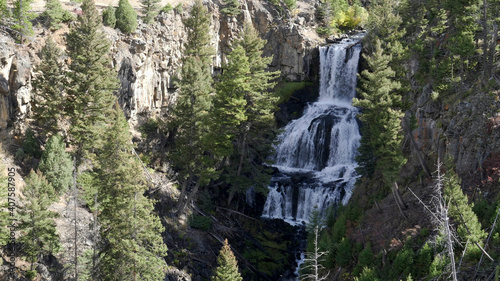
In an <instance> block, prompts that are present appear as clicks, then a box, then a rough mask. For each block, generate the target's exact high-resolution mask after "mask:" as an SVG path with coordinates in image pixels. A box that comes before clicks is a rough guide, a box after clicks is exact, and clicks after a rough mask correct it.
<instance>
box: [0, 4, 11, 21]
mask: <svg viewBox="0 0 500 281" xmlns="http://www.w3.org/2000/svg"><path fill="white" fill-rule="evenodd" d="M9 17H10V10H9V7H8V6H7V0H0V23H4V20H7V18H9Z"/></svg>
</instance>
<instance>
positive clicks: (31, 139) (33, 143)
mask: <svg viewBox="0 0 500 281" xmlns="http://www.w3.org/2000/svg"><path fill="white" fill-rule="evenodd" d="M23 151H24V153H26V154H28V155H31V156H33V157H34V158H37V159H39V158H40V156H42V149H41V148H40V143H39V142H38V139H37V138H36V136H35V132H33V130H31V128H28V129H26V132H25V134H24V141H23Z"/></svg>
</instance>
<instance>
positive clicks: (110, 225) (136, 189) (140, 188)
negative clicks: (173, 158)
mask: <svg viewBox="0 0 500 281" xmlns="http://www.w3.org/2000/svg"><path fill="white" fill-rule="evenodd" d="M108 132H109V133H108V134H107V136H106V141H105V146H104V149H103V152H102V153H101V154H100V155H99V159H98V165H97V167H98V169H97V175H98V177H99V189H98V191H97V201H98V202H99V206H98V209H99V215H98V219H99V222H100V223H101V226H100V234H101V238H102V240H103V247H102V249H101V251H100V261H99V264H98V267H99V272H100V273H101V274H102V280H124V281H125V280H148V281H155V280H162V279H163V278H164V275H165V270H166V264H165V261H164V260H163V257H164V256H165V255H166V251H167V248H166V246H165V245H164V244H163V239H162V237H161V232H163V231H164V228H163V226H162V224H161V222H160V220H159V218H158V217H157V216H156V215H154V214H153V213H154V207H153V203H152V202H151V200H149V199H148V198H146V197H145V196H144V195H143V194H144V192H145V191H146V188H145V184H144V176H143V174H142V169H141V168H140V166H139V164H138V163H137V161H136V159H135V158H134V156H133V154H132V141H131V137H130V133H129V130H128V123H127V122H126V121H125V118H124V116H123V112H121V109H118V108H117V109H116V110H115V112H114V116H113V119H112V126H111V127H110V128H109V130H108Z"/></svg>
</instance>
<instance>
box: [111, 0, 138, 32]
mask: <svg viewBox="0 0 500 281" xmlns="http://www.w3.org/2000/svg"><path fill="white" fill-rule="evenodd" d="M115 16H116V27H117V28H118V29H120V30H121V31H122V32H123V33H131V32H133V31H135V30H136V28H137V13H136V12H135V10H134V8H133V7H132V5H130V2H128V0H120V2H118V8H116V11H115Z"/></svg>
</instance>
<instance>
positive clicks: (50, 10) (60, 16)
mask: <svg viewBox="0 0 500 281" xmlns="http://www.w3.org/2000/svg"><path fill="white" fill-rule="evenodd" d="M42 15H43V16H44V17H45V18H46V19H47V24H48V26H49V27H50V28H51V29H54V30H57V29H59V28H61V22H68V21H71V20H74V18H73V15H71V13H70V12H69V11H67V10H65V9H64V8H63V7H62V5H61V2H60V1H59V0H48V1H47V2H46V3H45V12H43V14H42Z"/></svg>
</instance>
